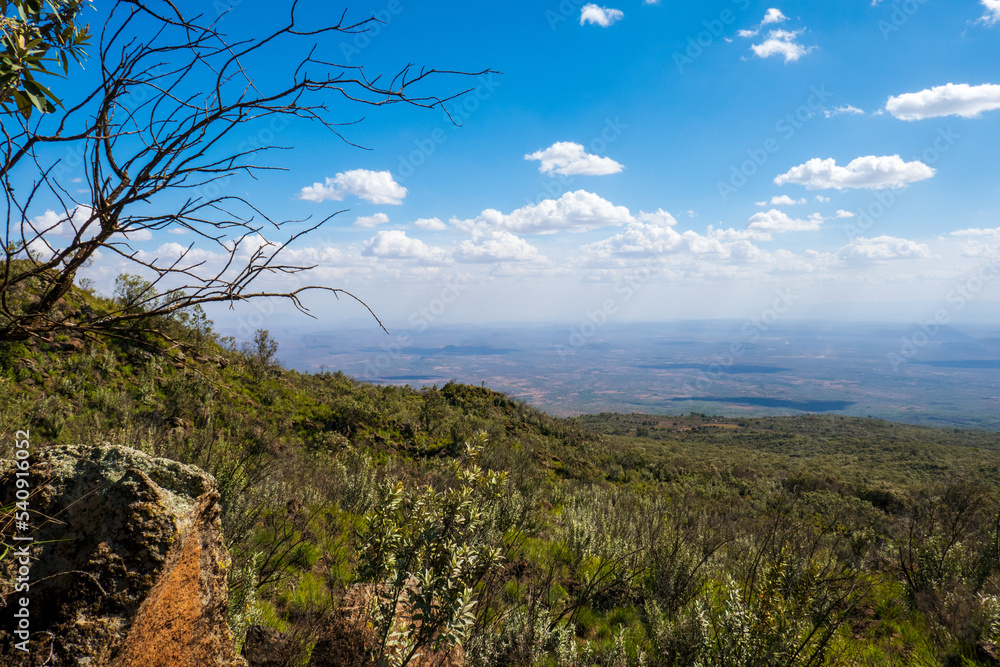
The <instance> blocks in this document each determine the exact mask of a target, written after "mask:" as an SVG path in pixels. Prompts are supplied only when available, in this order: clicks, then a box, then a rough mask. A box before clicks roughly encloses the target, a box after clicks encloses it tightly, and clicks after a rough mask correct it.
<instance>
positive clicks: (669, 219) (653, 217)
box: [636, 208, 677, 227]
mask: <svg viewBox="0 0 1000 667" xmlns="http://www.w3.org/2000/svg"><path fill="white" fill-rule="evenodd" d="M636 217H637V218H638V219H639V220H642V221H643V222H648V223H649V224H651V225H664V226H666V227H673V226H674V225H676V224H677V219H676V218H674V216H672V215H670V214H669V213H667V212H666V211H664V210H663V209H662V208H658V209H656V210H655V211H653V212H652V213H646V212H645V211H639V215H637V216H636Z"/></svg>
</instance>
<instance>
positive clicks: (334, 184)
mask: <svg viewBox="0 0 1000 667" xmlns="http://www.w3.org/2000/svg"><path fill="white" fill-rule="evenodd" d="M349 194H350V195H355V196H356V197H359V198H361V199H364V200H365V201H368V202H371V203H372V204H402V203H403V197H405V196H406V188H404V187H403V186H402V185H400V184H399V183H397V182H396V181H395V180H394V179H393V177H392V174H391V173H390V172H388V171H369V170H367V169H353V170H351V171H345V172H342V173H339V174H337V175H336V176H334V177H333V178H329V177H327V179H326V181H325V183H313V184H312V185H310V186H307V187H304V188H302V190H301V191H300V192H299V199H304V200H306V201H313V202H322V201H326V200H333V201H341V200H342V199H343V198H344V196H345V195H349Z"/></svg>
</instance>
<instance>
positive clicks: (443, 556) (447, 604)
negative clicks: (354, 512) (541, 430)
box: [358, 433, 509, 667]
mask: <svg viewBox="0 0 1000 667" xmlns="http://www.w3.org/2000/svg"><path fill="white" fill-rule="evenodd" d="M485 444H486V436H485V434H483V433H480V434H478V435H477V436H476V437H475V438H473V439H472V440H471V441H470V442H468V443H466V452H465V456H464V457H463V459H464V460H462V461H455V462H453V464H452V467H451V470H450V480H451V482H452V484H451V486H449V487H447V488H443V489H436V488H434V487H432V486H429V485H428V486H425V487H423V488H421V489H407V488H406V487H405V485H404V484H403V483H402V482H396V483H387V484H385V485H383V487H382V488H381V498H380V499H379V500H378V501H377V503H376V505H375V508H374V509H373V510H372V511H370V512H369V513H368V514H367V515H366V516H365V528H364V534H363V543H362V548H361V554H360V559H359V560H360V562H361V566H360V568H359V571H358V574H359V579H360V580H361V581H363V582H370V583H371V584H373V587H372V595H371V597H370V604H369V609H368V612H369V615H370V618H371V622H372V625H373V629H374V632H375V637H376V646H375V656H374V657H375V658H376V660H377V661H378V662H379V664H382V665H392V666H393V667H400V666H402V665H406V664H408V663H409V662H410V661H411V660H413V659H414V658H415V657H416V656H417V655H418V654H420V653H421V652H422V651H431V652H435V653H438V652H447V651H450V650H451V649H452V648H453V647H455V646H456V645H460V644H462V643H463V642H464V641H465V639H466V638H467V636H468V634H469V631H470V630H471V629H472V626H473V623H474V622H475V620H476V607H477V598H476V585H477V583H478V582H480V581H481V580H482V579H483V578H484V577H485V576H486V575H487V574H489V573H490V572H491V571H493V570H494V569H495V568H496V567H498V566H499V565H500V564H501V562H502V561H503V548H502V545H503V536H504V533H505V531H506V530H507V528H508V527H509V526H507V525H504V523H502V522H500V521H498V520H497V519H498V517H503V516H504V514H505V513H503V512H498V511H497V508H498V506H499V505H501V504H503V502H504V497H505V495H507V491H508V483H507V476H506V473H498V472H495V471H492V470H483V469H481V468H480V467H479V466H478V465H476V463H475V461H476V459H477V458H478V455H479V452H480V451H481V449H482V447H483V446H484V445H485Z"/></svg>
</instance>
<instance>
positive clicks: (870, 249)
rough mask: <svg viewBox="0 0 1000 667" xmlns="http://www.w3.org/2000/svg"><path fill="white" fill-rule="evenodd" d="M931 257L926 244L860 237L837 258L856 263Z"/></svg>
mask: <svg viewBox="0 0 1000 667" xmlns="http://www.w3.org/2000/svg"><path fill="white" fill-rule="evenodd" d="M930 255H931V251H930V248H928V247H927V246H926V245H925V244H923V243H916V242H915V241H909V240H907V239H900V238H896V237H894V236H876V237H875V238H873V239H866V238H865V237H863V236H859V237H857V238H856V239H854V240H853V241H851V242H850V243H849V244H848V245H846V246H844V247H843V248H841V249H840V250H839V251H837V257H838V258H840V259H841V260H844V261H856V262H871V261H878V260H890V259H919V258H923V257H930Z"/></svg>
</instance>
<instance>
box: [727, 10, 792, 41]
mask: <svg viewBox="0 0 1000 667" xmlns="http://www.w3.org/2000/svg"><path fill="white" fill-rule="evenodd" d="M787 20H788V17H787V16H785V15H784V14H782V13H781V10H780V9H775V8H774V7H772V8H770V9H768V10H767V12H765V14H764V18H763V20H761V22H760V24H759V25H758V26H757V27H756V28H754V29H753V30H737V31H736V34H737V35H739V36H740V37H756V36H757V34H758V33H759V32H760V29H761V28H763V27H764V26H766V25H769V24H772V23H782V22H784V21H787Z"/></svg>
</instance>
